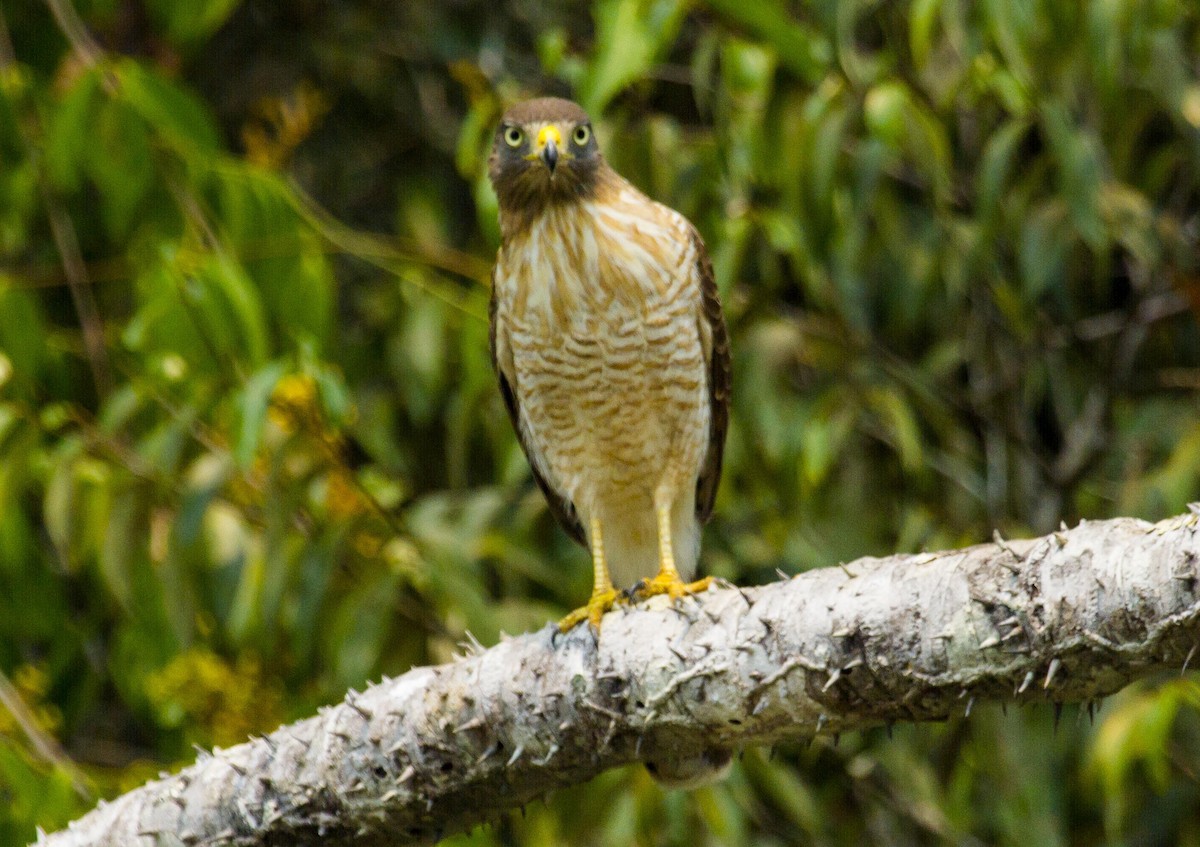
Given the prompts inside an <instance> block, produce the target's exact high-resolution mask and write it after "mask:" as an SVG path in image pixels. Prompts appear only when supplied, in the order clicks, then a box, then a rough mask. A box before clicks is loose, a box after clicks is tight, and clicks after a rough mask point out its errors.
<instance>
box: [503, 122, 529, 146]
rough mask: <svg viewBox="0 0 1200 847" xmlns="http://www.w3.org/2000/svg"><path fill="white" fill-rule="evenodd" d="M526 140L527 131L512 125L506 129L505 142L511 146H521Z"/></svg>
mask: <svg viewBox="0 0 1200 847" xmlns="http://www.w3.org/2000/svg"><path fill="white" fill-rule="evenodd" d="M524 140H525V133H523V132H521V130H519V129H517V128H516V127H515V126H510V127H509V128H508V129H506V130H504V143H505V144H507V145H508V146H509V147H520V146H521V142H522V141H524Z"/></svg>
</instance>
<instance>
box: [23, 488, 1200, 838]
mask: <svg viewBox="0 0 1200 847" xmlns="http://www.w3.org/2000/svg"><path fill="white" fill-rule="evenodd" d="M1198 552H1200V551H1198V543H1197V513H1196V511H1193V512H1191V513H1189V514H1186V515H1182V516H1180V517H1177V518H1172V519H1170V520H1167V521H1163V522H1161V523H1158V524H1149V523H1145V522H1142V521H1136V520H1130V519H1124V518H1122V519H1116V520H1109V521H1097V522H1085V523H1083V524H1080V525H1079V526H1078V527H1076V528H1074V529H1071V530H1065V529H1064V530H1063V531H1062V532H1056V533H1053V534H1051V535H1048V536H1045V537H1044V538H1038V539H1034V540H1028V541H1011V542H1004V541H1002V540H1001V539H999V537H997V538H996V542H995V543H994V544H985V545H980V546H977V547H972V548H969V549H966V550H960V551H953V552H943V553H924V554H919V555H897V556H891V557H888V558H886V559H860V560H858V561H856V562H853V563H851V564H849V565H843V566H841V567H835V568H825V569H821V570H816V571H810V572H808V573H804V574H801V575H800V576H797V577H795V578H793V579H787V580H783V581H780V582H777V583H774V584H772V585H767V586H762V587H758V588H747V589H736V588H714V589H712V590H710V591H708V592H706V593H705V594H703V595H699V596H696V597H693V598H685V599H684V600H681V601H679V602H678V603H677V604H676V605H675V606H674V607H669V606H666V605H665V604H664V603H662V602H658V603H656V602H654V601H651V602H648V603H645V604H641V605H639V606H637V607H636V608H626V609H621V610H619V611H616V612H614V613H612V614H609V615H608V616H607V617H606V618H605V619H604V625H603V629H602V631H601V633H600V636H599V638H598V639H597V638H595V637H594V636H593V634H592V632H591V630H590V629H589V628H588V627H587V626H586V625H584V626H580V627H577V628H576V629H574V630H573V631H571V632H570V633H568V634H567V635H560V634H559V633H558V630H557V629H556V628H555V627H554V626H552V625H551V626H547V627H546V628H544V629H543V630H541V631H540V632H536V633H531V634H528V635H524V636H521V637H518V638H513V639H510V640H507V641H504V642H502V643H500V644H498V645H496V646H495V647H492V648H491V649H489V650H485V651H482V652H480V653H478V654H477V655H473V656H469V657H466V658H463V659H461V660H459V661H456V662H453V663H451V664H448V665H442V666H440V667H432V668H417V669H414V670H412V671H409V672H408V673H406V674H405V675H404V676H402V677H400V678H398V679H394V680H386V679H385V680H384V681H383V682H382V683H381V684H379V685H375V686H372V687H371V688H369V689H368V690H367V691H365V692H363V693H361V694H358V693H355V692H353V691H352V692H350V694H349V695H347V697H346V699H345V700H344V701H343V702H342V703H340V704H338V705H337V706H333V707H329V708H325V709H322V710H321V711H320V713H319V714H318V715H317V716H316V717H313V718H309V719H307V720H303V721H300V722H299V723H296V724H292V725H290V726H285V727H282V728H280V729H279V730H277V731H276V732H274V733H272V734H271V735H270V736H268V737H265V738H259V739H255V740H253V741H251V742H249V743H246V744H242V745H239V746H237V747H234V748H231V749H229V750H223V751H217V752H216V753H215V754H214V755H212V756H208V755H204V756H202V757H201V759H200V761H198V762H197V763H196V764H194V765H192V766H191V767H189V768H187V769H186V770H184V771H182V772H181V773H179V774H177V775H175V776H170V777H166V778H164V779H160V780H158V781H156V782H152V783H149V784H148V785H145V786H143V787H141V788H139V789H137V790H135V791H132V792H130V793H129V794H126V795H124V796H122V797H120V798H118V799H117V800H115V801H114V802H111V803H107V804H101V806H100V807H99V808H98V809H96V810H95V811H93V812H91V813H89V814H88V815H86V816H85V817H83V818H81V819H80V820H78V821H75V822H74V823H73V824H72V825H71V826H70V827H69V828H68V829H66V830H64V831H62V832H58V833H54V834H52V835H48V836H43V837H42V838H41V839H40V840H39V843H40V844H45V845H53V847H67V846H68V845H114V847H115V846H116V845H121V847H137V846H138V845H145V846H146V847H149V845H187V847H193V845H217V844H229V845H233V844H243V845H252V844H253V845H258V844H264V845H265V844H293V845H306V844H316V843H318V842H321V843H324V844H355V845H376V844H378V845H383V844H388V845H393V844H420V843H428V842H432V841H434V840H436V839H438V838H440V837H441V836H443V835H447V834H450V833H453V832H457V831H460V830H464V829H467V828H469V827H471V826H474V825H476V824H478V823H480V822H482V821H485V820H488V819H490V818H495V817H496V816H498V815H500V814H501V813H503V812H504V811H505V810H508V809H512V808H514V807H517V806H519V805H520V804H523V803H525V802H528V801H530V800H533V799H535V798H538V797H540V796H542V795H543V794H545V793H546V792H547V791H550V790H551V789H555V788H559V787H562V786H566V785H571V784H576V783H580V782H583V781H585V780H587V779H590V778H591V777H593V776H595V775H596V774H598V773H600V772H601V771H603V770H605V769H606V768H611V767H614V766H616V765H622V764H626V763H628V762H634V761H638V760H641V761H644V762H647V763H648V764H649V765H650V766H651V767H652V770H653V771H656V772H657V773H658V774H659V775H660V776H662V777H664V778H666V779H678V780H686V779H688V778H689V777H690V776H692V775H694V774H696V773H698V772H703V771H704V770H706V769H709V768H712V767H715V766H717V765H719V764H721V762H722V761H724V760H725V759H727V758H728V755H729V751H731V750H733V749H734V748H736V747H737V746H741V745H745V744H769V743H772V742H776V741H782V740H785V739H806V738H810V737H812V736H814V735H816V734H820V733H836V732H845V731H848V730H855V729H863V728H866V727H870V726H873V725H878V724H881V723H890V722H894V721H932V720H941V719H944V718H946V717H948V716H950V715H952V714H955V713H962V712H963V711H964V710H969V709H970V707H971V704H972V703H974V702H975V701H977V700H1001V701H1015V702H1026V701H1031V700H1038V701H1050V702H1054V703H1066V702H1075V701H1087V700H1092V699H1095V698H1098V697H1101V696H1104V695H1106V694H1110V693H1112V692H1114V691H1116V690H1117V689H1119V688H1121V687H1122V686H1124V685H1126V684H1127V683H1129V682H1130V681H1131V680H1134V679H1136V678H1138V677H1142V676H1146V675H1147V674H1151V673H1155V672H1159V671H1163V670H1168V669H1172V670H1175V671H1178V670H1179V669H1180V668H1181V667H1186V665H1187V663H1188V661H1190V659H1191V658H1192V656H1193V654H1194V653H1195V652H1196V648H1197V643H1198V642H1200V565H1198V564H1197V554H1198ZM656 599H658V600H662V598H656Z"/></svg>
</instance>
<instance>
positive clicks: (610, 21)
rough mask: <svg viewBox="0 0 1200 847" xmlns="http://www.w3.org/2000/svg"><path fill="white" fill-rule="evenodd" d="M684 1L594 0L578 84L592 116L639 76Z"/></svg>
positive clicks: (661, 46) (667, 39) (664, 42)
mask: <svg viewBox="0 0 1200 847" xmlns="http://www.w3.org/2000/svg"><path fill="white" fill-rule="evenodd" d="M686 8H687V5H686V4H685V3H684V2H682V0H599V2H597V3H596V4H595V5H594V6H593V7H592V17H593V18H594V20H595V22H596V43H595V48H594V51H593V59H592V62H591V64H590V65H589V67H588V70H587V73H586V74H585V75H584V78H583V80H582V81H581V83H580V85H579V91H578V95H579V101H580V103H582V104H583V106H584V108H585V109H587V110H589V111H590V112H591V113H592V114H593V115H599V114H601V113H603V112H604V109H605V107H606V106H607V105H608V102H609V101H610V100H611V99H612V98H613V97H614V96H615V95H616V94H617V93H619V92H620V91H621V89H623V88H625V86H627V85H629V84H630V83H631V82H633V81H634V80H635V79H638V78H639V77H641V76H643V75H644V74H645V73H646V71H648V70H649V69H650V67H651V65H652V64H653V63H654V61H655V60H656V59H657V58H658V56H659V55H660V54H661V53H662V51H663V50H665V49H666V47H667V46H668V45H669V44H670V43H671V42H672V41H673V40H674V38H675V34H676V33H677V32H678V31H679V24H680V22H681V21H682V19H683V13H684V11H685V10H686Z"/></svg>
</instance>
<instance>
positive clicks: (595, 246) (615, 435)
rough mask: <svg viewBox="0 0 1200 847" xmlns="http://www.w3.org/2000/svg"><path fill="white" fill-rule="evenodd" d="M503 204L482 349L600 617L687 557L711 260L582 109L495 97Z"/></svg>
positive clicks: (711, 491) (720, 424) (714, 457)
mask: <svg viewBox="0 0 1200 847" xmlns="http://www.w3.org/2000/svg"><path fill="white" fill-rule="evenodd" d="M488 165H489V175H490V177H491V180H492V184H493V186H494V187H495V189H496V195H497V197H498V198H499V201H500V230H501V242H502V243H501V246H500V251H499V254H498V255H497V258H496V267H495V270H494V272H493V276H492V280H493V287H492V301H491V351H492V361H493V363H494V364H495V367H496V371H497V374H498V375H499V379H500V391H501V393H502V394H503V395H504V401H505V403H506V405H507V406H508V412H509V415H510V417H511V418H512V423H513V426H514V427H515V428H516V431H517V437H518V439H519V440H520V442H521V446H522V447H523V448H524V450H525V455H526V456H528V458H529V463H530V465H532V467H533V475H534V478H535V479H536V480H537V483H538V485H539V486H540V487H541V489H542V492H543V493H544V494H545V495H546V499H547V500H548V501H549V504H550V510H551V511H552V512H553V513H554V515H555V517H556V518H558V520H559V522H560V523H561V524H562V526H563V527H564V528H565V529H566V531H567V533H568V534H569V535H570V536H571V537H572V538H574V539H575V540H576V541H578V542H579V543H581V544H584V545H586V546H587V547H588V548H589V549H590V550H591V554H592V562H593V567H594V576H595V582H594V587H593V590H592V596H591V599H590V600H589V601H588V604H587V605H586V606H585V607H583V608H581V609H577V610H576V611H575V612H573V613H571V614H570V615H568V616H567V617H566V618H564V619H563V620H562V621H561V623H560V626H561V627H562V628H563V630H564V631H565V630H566V629H568V628H570V627H571V626H574V625H575V624H576V623H578V622H580V621H581V620H584V619H586V620H589V621H590V622H591V623H592V625H593V626H595V627H599V624H600V619H601V617H602V616H603V615H604V613H605V612H606V611H608V610H609V609H610V608H611V607H612V605H613V604H614V602H616V601H617V599H618V597H619V596H620V595H619V594H618V593H617V590H616V589H615V588H614V586H613V577H615V579H616V582H617V584H618V585H620V586H622V587H631V586H635V585H636V594H637V596H641V597H645V596H650V595H654V594H667V595H669V596H670V597H672V598H677V597H679V596H682V595H683V594H685V593H689V592H692V591H698V590H702V589H703V588H705V587H707V585H708V582H709V580H707V579H705V580H701V581H699V582H696V583H692V584H690V585H689V584H687V583H686V582H685V579H689V578H691V576H692V574H693V573H694V571H695V568H696V562H697V559H698V558H699V555H700V526H701V524H703V523H704V522H705V521H707V520H708V518H709V516H710V515H711V513H712V507H713V498H714V496H715V495H716V491H717V482H718V480H719V479H720V476H721V453H722V449H723V447H724V442H725V430H726V427H727V424H728V420H729V388H730V359H729V342H728V337H727V334H726V331H725V322H724V318H723V317H722V314H721V304H720V301H719V299H718V296H717V287H716V283H715V282H714V279H713V270H712V264H711V263H710V262H709V258H708V253H707V251H706V250H705V247H704V242H703V241H702V240H701V239H700V236H699V234H698V233H697V232H696V229H695V227H693V226H692V224H691V223H690V222H689V221H688V220H687V219H686V218H684V217H683V215H681V214H679V213H678V212H676V211H674V210H673V209H669V208H667V207H666V206H664V205H662V204H661V203H656V202H655V201H653V200H651V199H650V198H649V197H647V196H646V195H645V194H643V193H642V192H640V191H638V190H637V189H636V188H634V187H633V185H631V184H630V183H629V182H628V181H626V180H625V179H624V178H622V177H621V176H620V175H619V174H617V172H616V171H614V170H613V169H612V168H611V167H610V166H609V165H608V163H607V162H606V161H605V160H604V157H603V156H602V155H601V153H600V149H599V147H598V146H597V143H596V137H595V133H594V132H593V130H592V124H591V121H590V120H589V118H588V116H587V113H586V112H584V110H583V109H581V108H580V107H579V106H578V105H576V104H575V103H572V102H570V101H569V100H560V99H557V98H542V99H538V100H530V101H527V102H524V103H521V104H519V105H516V106H514V107H512V108H511V109H509V110H508V111H507V112H506V113H505V114H504V117H503V118H502V120H501V123H500V127H499V129H498V130H497V132H496V138H495V143H494V146H493V149H492V153H491V157H490V159H489V162H488Z"/></svg>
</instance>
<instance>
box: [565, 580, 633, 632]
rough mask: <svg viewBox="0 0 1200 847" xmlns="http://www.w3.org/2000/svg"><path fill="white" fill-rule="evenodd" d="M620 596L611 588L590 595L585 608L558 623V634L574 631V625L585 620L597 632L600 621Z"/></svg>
mask: <svg viewBox="0 0 1200 847" xmlns="http://www.w3.org/2000/svg"><path fill="white" fill-rule="evenodd" d="M620 596H621V595H620V594H619V593H618V592H617V591H616V589H613V588H610V589H608V590H607V591H599V592H596V593H595V594H593V595H592V599H590V600H588V602H587V605H586V606H580V607H579V608H578V609H576V610H575V611H573V612H571V614H569V615H567V616H566V617H565V618H563V619H562V620H561V621H559V622H558V630H559V632H567V631H569V630H571V629H574V627H575V625H576V624H578V623H579V622H580V621H585V620H586V621H587V622H588V623H590V624H591V625H592V629H594V630H597V631H599V629H600V619H601V618H602V617H604V615H605V613H606V612H608V611H609V610H610V609H612V607H613V606H615V605H616V604H617V600H618V598H619V597H620Z"/></svg>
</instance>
